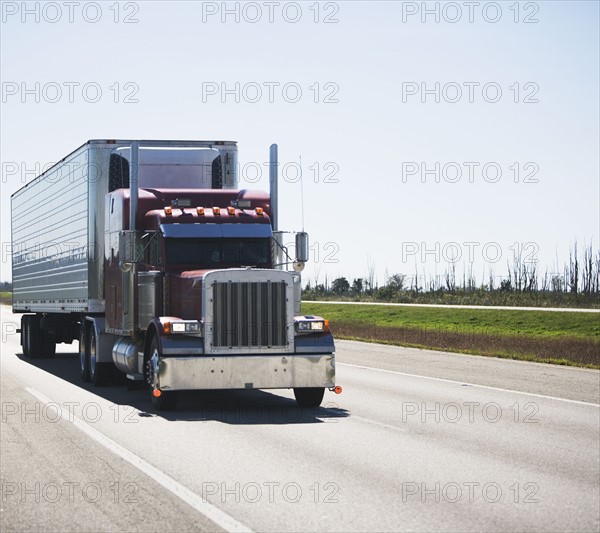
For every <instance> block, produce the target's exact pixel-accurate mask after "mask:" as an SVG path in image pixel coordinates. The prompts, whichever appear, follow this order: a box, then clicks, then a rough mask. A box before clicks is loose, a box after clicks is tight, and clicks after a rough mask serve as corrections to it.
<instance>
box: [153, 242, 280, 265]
mask: <svg viewBox="0 0 600 533" xmlns="http://www.w3.org/2000/svg"><path fill="white" fill-rule="evenodd" d="M165 246H166V252H167V262H168V263H169V264H172V265H182V264H186V265H190V264H193V265H194V266H196V267H197V268H227V267H241V266H254V267H262V268H268V267H269V266H270V261H271V246H270V239H265V238H262V239H197V238H194V239H183V238H169V239H165Z"/></svg>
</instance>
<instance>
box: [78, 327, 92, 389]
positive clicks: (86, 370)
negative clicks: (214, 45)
mask: <svg viewBox="0 0 600 533" xmlns="http://www.w3.org/2000/svg"><path fill="white" fill-rule="evenodd" d="M88 335H89V327H88V325H87V320H84V321H83V324H81V329H80V330H79V368H80V370H81V379H83V381H85V382H86V383H87V382H88V381H90V353H89V351H88Z"/></svg>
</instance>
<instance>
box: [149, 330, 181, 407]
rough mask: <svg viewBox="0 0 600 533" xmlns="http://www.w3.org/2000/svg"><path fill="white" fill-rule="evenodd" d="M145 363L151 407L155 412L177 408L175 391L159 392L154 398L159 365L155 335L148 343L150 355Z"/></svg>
mask: <svg viewBox="0 0 600 533" xmlns="http://www.w3.org/2000/svg"><path fill="white" fill-rule="evenodd" d="M148 355H149V357H148V360H147V361H146V380H147V382H148V384H149V385H150V392H151V394H152V406H153V407H154V408H155V409H156V410H157V411H172V410H174V409H175V407H176V406H177V392H176V391H160V396H155V392H154V391H155V390H157V389H158V384H159V383H158V365H159V363H160V352H159V350H158V340H157V339H156V335H154V336H153V337H152V342H151V343H150V353H149V354H148Z"/></svg>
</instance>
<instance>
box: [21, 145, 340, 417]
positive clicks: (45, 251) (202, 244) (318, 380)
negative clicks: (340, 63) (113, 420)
mask: <svg viewBox="0 0 600 533" xmlns="http://www.w3.org/2000/svg"><path fill="white" fill-rule="evenodd" d="M277 157H278V156H277V145H275V144H274V145H272V146H271V148H270V159H269V182H270V186H269V191H268V192H262V191H257V190H250V189H239V180H238V176H237V175H238V159H237V143H236V142H233V141H174V140H117V139H112V140H110V139H105V140H89V141H87V142H86V143H84V144H83V145H82V146H80V147H79V148H78V149H76V150H75V151H73V152H72V153H71V154H69V155H67V156H66V157H64V158H63V159H62V160H61V161H59V162H58V163H56V164H54V165H53V166H51V167H50V168H48V169H47V170H46V171H45V172H43V173H42V174H41V175H40V176H38V177H37V178H35V179H34V180H32V181H31V182H30V183H27V184H26V185H25V186H24V187H22V188H21V189H20V190H18V191H17V192H16V193H14V194H13V195H12V198H11V216H12V274H13V312H15V313H22V317H21V328H20V335H21V337H20V338H21V346H22V350H23V355H24V356H25V357H28V358H42V357H53V356H54V354H55V351H56V345H57V343H72V342H73V341H75V340H78V341H79V357H78V360H79V367H80V372H81V377H82V379H83V381H86V382H89V381H91V382H93V383H94V384H95V385H98V386H100V385H104V384H106V383H107V382H109V381H110V379H111V376H113V375H114V373H115V371H120V372H121V373H123V374H124V375H125V376H126V378H127V380H129V381H128V383H129V384H131V385H132V386H133V385H138V386H139V385H143V386H146V387H147V388H148V389H149V390H150V397H151V400H152V403H153V405H154V408H155V409H157V410H165V409H174V408H175V407H176V404H177V399H178V393H179V392H180V391H184V390H213V389H221V390H222V389H228V390H234V389H293V392H294V396H295V398H296V401H297V403H298V405H299V406H300V407H317V406H319V405H320V404H321V402H322V399H323V396H324V392H325V389H329V390H332V391H334V392H336V393H340V392H341V387H339V386H336V384H335V346H334V340H333V336H332V334H331V331H330V328H329V322H328V320H326V319H324V318H322V317H318V316H307V315H302V314H301V308H300V304H301V274H300V272H301V270H302V268H303V266H304V263H305V262H306V261H307V260H308V236H307V234H306V233H304V232H296V233H295V237H294V239H293V240H292V243H293V244H294V246H293V248H295V254H293V257H292V256H290V253H289V252H290V248H292V246H291V243H290V245H288V246H286V240H285V239H286V237H285V236H284V235H285V234H286V233H289V232H283V231H281V230H280V229H279V227H278V203H279V202H278V197H279V194H278V186H277V168H278V161H277ZM132 388H136V387H132Z"/></svg>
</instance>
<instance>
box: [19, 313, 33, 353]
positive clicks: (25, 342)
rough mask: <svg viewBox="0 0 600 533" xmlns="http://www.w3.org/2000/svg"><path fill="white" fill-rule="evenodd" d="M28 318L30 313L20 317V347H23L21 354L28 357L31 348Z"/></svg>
mask: <svg viewBox="0 0 600 533" xmlns="http://www.w3.org/2000/svg"><path fill="white" fill-rule="evenodd" d="M30 318H31V315H23V316H22V317H21V347H22V348H23V355H24V356H25V357H28V358H29V357H31V348H30V346H29V340H30V339H29V328H30V327H31V321H30Z"/></svg>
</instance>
